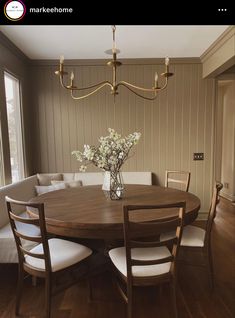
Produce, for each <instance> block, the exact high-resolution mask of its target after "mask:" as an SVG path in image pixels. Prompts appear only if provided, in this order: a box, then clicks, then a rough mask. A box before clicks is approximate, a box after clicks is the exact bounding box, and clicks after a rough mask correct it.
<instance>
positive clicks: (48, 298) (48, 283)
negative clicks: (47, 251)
mask: <svg viewBox="0 0 235 318" xmlns="http://www.w3.org/2000/svg"><path fill="white" fill-rule="evenodd" d="M45 308H46V318H50V316H51V277H46V282H45Z"/></svg>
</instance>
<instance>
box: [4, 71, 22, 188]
mask: <svg viewBox="0 0 235 318" xmlns="http://www.w3.org/2000/svg"><path fill="white" fill-rule="evenodd" d="M5 74H7V75H9V77H13V78H15V79H16V80H17V81H18V84H19V112H20V125H21V129H20V131H21V141H22V159H23V165H22V169H23V171H22V175H23V178H25V176H26V171H27V170H26V153H25V128H24V111H23V110H24V108H23V95H22V78H21V76H19V75H17V74H15V73H13V72H11V71H10V70H9V69H7V68H5V67H1V66H0V100H2V102H0V138H1V140H0V159H2V165H1V167H0V169H1V172H2V175H0V187H1V186H4V185H7V184H11V183H12V172H11V162H10V143H9V130H8V116H7V100H6V93H5ZM1 95H2V98H1Z"/></svg>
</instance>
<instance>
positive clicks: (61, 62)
mask: <svg viewBox="0 0 235 318" xmlns="http://www.w3.org/2000/svg"><path fill="white" fill-rule="evenodd" d="M63 63H64V55H61V56H60V64H63Z"/></svg>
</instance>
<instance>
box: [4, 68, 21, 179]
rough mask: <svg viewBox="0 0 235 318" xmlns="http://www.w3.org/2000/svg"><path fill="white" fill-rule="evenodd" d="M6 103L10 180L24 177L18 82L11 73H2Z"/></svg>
mask: <svg viewBox="0 0 235 318" xmlns="http://www.w3.org/2000/svg"><path fill="white" fill-rule="evenodd" d="M4 81H5V94H6V105H7V122H8V136H9V146H10V164H11V176H12V182H16V181H19V180H21V179H23V178H24V156H23V143H22V127H21V103H20V83H19V80H18V79H17V78H15V77H14V76H12V75H11V74H9V73H7V72H5V73H4Z"/></svg>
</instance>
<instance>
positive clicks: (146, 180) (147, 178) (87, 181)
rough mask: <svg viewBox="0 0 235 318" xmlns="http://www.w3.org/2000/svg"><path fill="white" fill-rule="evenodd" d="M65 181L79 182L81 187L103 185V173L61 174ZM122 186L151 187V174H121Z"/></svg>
mask: <svg viewBox="0 0 235 318" xmlns="http://www.w3.org/2000/svg"><path fill="white" fill-rule="evenodd" d="M63 177H64V180H65V181H72V180H80V181H81V182H82V185H83V186H86V185H99V184H103V181H104V172H84V173H83V172H78V173H63ZM122 177H123V182H124V184H144V185H152V173H151V172H122Z"/></svg>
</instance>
